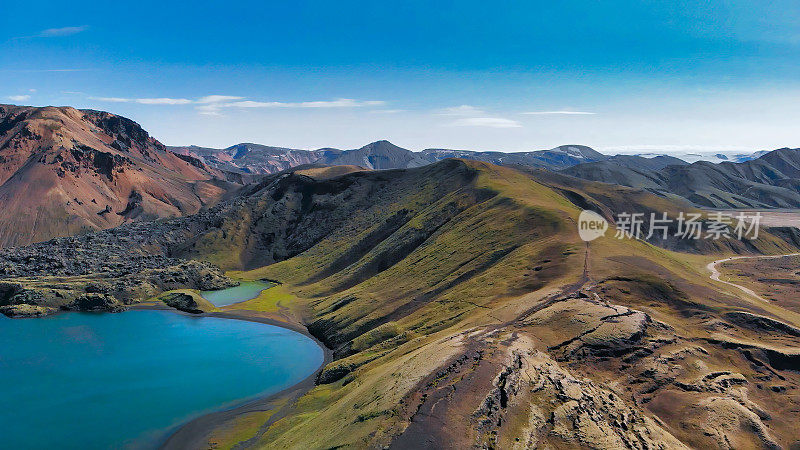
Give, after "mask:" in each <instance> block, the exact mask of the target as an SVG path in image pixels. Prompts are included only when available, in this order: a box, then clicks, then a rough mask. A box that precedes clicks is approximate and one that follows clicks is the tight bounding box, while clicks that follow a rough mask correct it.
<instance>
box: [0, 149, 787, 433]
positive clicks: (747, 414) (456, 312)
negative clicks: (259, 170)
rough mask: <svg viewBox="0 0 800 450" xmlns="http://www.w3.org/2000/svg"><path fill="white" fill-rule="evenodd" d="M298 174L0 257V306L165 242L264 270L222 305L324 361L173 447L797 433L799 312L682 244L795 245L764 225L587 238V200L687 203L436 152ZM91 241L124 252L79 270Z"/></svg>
mask: <svg viewBox="0 0 800 450" xmlns="http://www.w3.org/2000/svg"><path fill="white" fill-rule="evenodd" d="M328 170H334V171H335V169H328ZM304 172H305V173H283V174H279V175H274V176H269V177H265V178H264V179H263V180H261V181H260V182H259V183H257V184H254V185H250V186H247V187H246V188H244V189H242V190H241V191H240V192H239V195H238V196H237V197H236V198H234V199H231V200H229V201H225V202H222V203H220V204H218V205H216V206H214V207H211V208H208V209H204V210H202V211H200V212H199V213H198V214H195V215H193V216H189V217H182V218H175V219H170V220H166V221H159V222H153V223H141V222H140V223H133V224H126V225H124V226H121V227H119V228H115V229H112V230H107V231H102V232H97V233H92V234H91V235H86V236H79V237H74V238H62V239H59V240H56V241H53V242H48V243H42V244H38V245H36V246H33V247H28V248H23V249H7V250H5V251H1V252H0V269H2V272H0V277H6V278H12V279H11V280H8V281H7V282H13V283H18V284H19V285H20V287H19V288H14V289H16V291H15V292H17V291H19V290H23V291H25V290H30V291H33V292H29V293H28V294H27V295H25V294H23V293H19V294H16V295H15V296H13V297H11V299H8V298H5V299H3V298H0V303H2V302H3V301H6V302H8V301H13V302H21V303H25V304H29V305H31V306H40V307H41V306H51V305H59V304H64V303H66V304H69V303H68V302H69V301H70V298H71V297H74V296H80V295H85V294H84V291H87V290H89V289H91V290H92V291H94V290H96V287H94V285H95V284H98V283H100V282H101V281H102V282H104V283H107V284H109V285H111V286H120V285H121V286H132V287H131V290H133V291H135V290H136V289H141V288H140V287H139V284H137V283H133V282H132V281H127V280H129V279H130V278H131V277H135V276H137V275H136V274H135V273H128V272H133V271H135V270H137V269H136V266H139V265H142V264H148V270H153V268H151V267H152V265H153V264H157V263H158V262H159V261H162V259H161V258H164V256H163V255H170V256H171V257H182V258H194V259H199V260H201V261H206V264H207V263H208V262H212V263H215V264H217V265H220V266H222V267H224V268H228V269H250V270H248V271H246V272H230V274H231V275H235V276H238V277H242V278H243V279H263V278H267V279H270V280H275V281H277V282H279V283H281V284H279V285H277V286H276V287H274V288H271V289H268V290H267V291H264V293H262V295H261V296H259V297H258V298H256V299H253V300H251V301H248V302H244V303H240V304H235V305H231V306H229V307H226V308H225V309H224V311H225V314H226V315H228V316H229V317H240V318H250V319H257V320H265V319H267V318H271V319H273V320H280V321H283V322H286V323H290V324H297V323H302V324H304V325H305V326H306V327H307V328H308V330H309V331H310V332H311V333H313V334H314V335H315V336H317V337H318V338H319V339H320V340H322V341H323V342H325V343H326V344H327V345H328V346H329V347H330V349H331V350H332V353H333V360H332V361H331V362H330V363H329V364H327V365H326V366H325V368H324V369H323V370H322V372H321V373H320V374H319V376H318V378H317V384H316V386H315V387H314V388H313V389H311V390H309V391H308V392H301V394H302V395H299V394H297V393H288V394H287V396H286V397H281V398H278V399H276V400H275V401H274V402H270V403H268V404H265V405H260V406H259V407H258V408H255V409H254V408H251V409H243V410H241V411H240V412H241V414H239V413H237V411H234V412H227V413H225V414H224V416H223V419H221V422H218V423H215V422H210V423H212V424H215V426H214V427H213V428H214V429H212V430H206V429H201V430H200V431H199V432H198V428H192V427H189V428H186V429H185V430H189V431H187V432H186V433H181V432H179V433H178V434H176V435H175V436H174V437H173V439H172V440H171V441H170V442H168V443H167V445H168V447H169V446H172V448H205V447H209V446H211V447H227V446H234V445H238V446H240V447H248V448H260V447H270V448H332V447H333V448H336V447H347V446H350V447H357V448H365V447H367V448H374V447H380V448H383V447H385V446H390V447H391V446H394V447H395V448H422V447H426V446H428V447H434V448H437V447H442V446H451V447H458V448H470V447H474V446H477V447H484V448H486V447H492V448H512V447H513V446H515V445H521V446H525V447H536V446H544V445H549V446H551V447H554V448H562V447H565V448H576V447H582V448H585V447H594V448H625V447H626V446H629V447H635V446H637V445H640V446H647V445H649V446H651V447H654V448H683V447H684V446H688V447H693V448H709V447H718V446H724V445H726V444H725V443H726V442H729V444H730V445H731V446H737V447H743V448H750V447H757V446H761V447H770V446H772V447H774V446H775V445H782V446H784V447H789V446H790V445H791V444H792V443H793V442H794V439H795V438H794V437H793V436H794V432H795V430H794V427H793V424H794V423H796V421H797V420H798V419H800V416H799V415H798V412H797V408H796V407H794V406H793V405H794V404H795V402H796V401H797V400H796V395H795V394H794V392H796V391H795V390H794V389H795V387H797V386H800V376H798V374H797V372H796V371H794V370H793V369H792V367H794V366H793V364H795V363H796V361H797V358H798V356H797V355H798V354H800V352H798V348H800V341H799V340H798V338H797V336H794V335H792V334H791V333H789V332H786V331H785V330H792V327H797V326H799V325H800V316H798V315H797V314H796V313H793V312H791V311H788V310H784V309H783V308H781V307H779V306H777V305H773V304H768V303H764V302H761V301H759V300H756V299H750V298H747V297H742V296H741V295H739V294H741V292H733V291H731V290H730V289H728V288H727V287H726V285H723V284H719V283H715V282H713V281H712V280H710V279H709V278H708V274H706V273H705V272H704V270H705V269H704V267H705V264H707V263H708V262H709V260H711V259H712V258H718V257H715V256H703V255H701V254H699V253H700V252H702V253H703V254H709V255H711V254H726V253H729V252H737V253H752V254H758V253H790V252H796V251H797V249H796V248H794V247H793V246H792V245H790V244H788V243H786V242H784V241H781V240H780V239H777V238H775V237H774V236H772V235H771V234H770V233H768V232H766V231H765V232H764V233H762V234H761V236H760V238H759V239H758V240H756V241H748V242H739V241H736V240H731V239H722V240H720V241H719V242H710V243H706V242H704V241H694V240H689V241H688V242H687V243H686V244H685V245H684V246H683V247H680V248H681V249H682V250H683V251H682V252H680V253H678V252H673V251H669V250H666V249H664V248H661V247H658V246H655V245H652V244H651V243H647V242H642V241H636V240H617V239H614V238H613V237H611V236H612V234H611V233H609V236H606V237H604V238H600V239H598V240H596V241H593V242H591V243H590V244H588V245H587V244H586V243H584V242H582V241H581V240H580V239H579V237H578V233H577V227H576V221H577V219H578V215H579V214H580V212H581V210H582V209H584V208H587V207H588V208H591V209H594V210H597V211H599V212H600V213H601V214H603V215H607V214H615V213H619V212H622V211H639V210H644V211H647V210H664V211H675V210H683V209H684V208H687V207H688V206H687V205H686V204H685V202H684V203H677V202H675V201H672V200H669V199H664V198H660V197H656V196H654V195H652V194H649V193H646V192H642V191H640V190H635V189H630V188H624V187H618V186H609V185H606V184H602V183H594V182H588V181H584V180H579V179H575V178H573V177H569V176H565V175H560V174H553V173H552V172H547V171H541V170H530V171H529V172H522V171H518V170H513V169H511V168H507V167H498V166H494V165H491V164H488V163H484V162H476V161H465V160H445V161H441V162H438V163H435V164H431V165H428V166H424V167H420V168H415V169H406V170H385V171H356V172H352V173H346V174H344V175H342V176H335V175H334V174H335V172H334V174H330V173H327V171H326V169H314V171H313V172H307V171H304ZM330 175H334V176H330ZM668 246H670V247H671V248H679V246H675V245H673V244H668ZM132 249H135V250H132ZM104 252H105V253H104ZM109 252H110V253H111V254H121V255H128V254H134V255H136V256H137V257H138V258H141V261H142V264H136V265H131V266H126V265H125V264H119V265H117V264H115V269H114V271H113V272H106V273H101V272H99V271H96V270H94V268H95V266H96V265H97V264H101V262H102V261H103V260H109V257H108V256H107V255H108V253H109ZM62 255H64V256H66V255H69V256H71V257H62ZM60 257H62V259H59V258H60ZM81 259H88V260H90V261H93V263H92V264H81V263H80V261H81ZM115 261H116V260H115ZM3 274H6V275H3ZM15 274H16V275H15ZM23 275H24V277H23ZM168 275H169V279H170V280H171V282H172V283H173V284H174V282H175V281H176V280H179V279H180V278H178V277H179V275H173V273H172V272H169V273H168ZM52 276H58V279H57V280H58V283H55V282H54V281H55V280H54V279H53V278H50V277H52ZM13 277H17V278H13ZM103 277H107V278H103ZM119 280H126V281H125V282H124V283H121V282H119ZM148 283H149V282H148ZM195 283H197V281H196V280H195V279H194V278H193V277H189V278H187V279H186V287H196V284H195ZM90 286H91V287H90ZM52 290H59V294H60V296H58V297H56V296H54V295H50V296H49V297H48V294H47V292H49V291H52ZM734 291H736V290H734ZM25 292H28V291H25ZM36 292H41V296H37V295H36V294H35V293H36ZM148 292H150V291H148ZM115 295H116V294H115ZM128 295H131V297H132V298H139V299H141V295H140V296H139V297H136V296H135V295H132V294H128ZM154 295H156V294H155V293H152V294H150V295H148V296H146V297H145V298H149V297H152V296H154ZM6 297H8V296H7V295H6ZM43 299H44V300H43ZM37 302H38V303H37ZM40 303H41V304H40ZM17 306H18V307H20V308H21V307H22V305H17ZM737 312H744V313H746V314H744V315H743V314H733V315H731V314H730V313H737ZM747 314H751V315H757V316H758V317H763V318H765V319H763V321H762V322H759V321H758V320H750V321H748V320H747V317H751V316H748V315H747ZM742 317H744V318H742ZM732 318H735V320H734V319H732ZM770 321H772V322H770ZM776 322H777V323H778V325H774V324H775V323H776ZM759 323H761V324H767V325H769V324H773V325H774V326H772V328H767V327H766V326H761V327H760V328H759ZM780 324H783V325H780ZM770 330H771V331H770ZM782 330H783V331H782ZM772 386H775V388H774V389H773V388H772ZM781 386H782V387H783V388H784V390H781V388H780V387H781ZM298 395H299V396H298ZM787 396H790V398H789V399H788V400H787ZM205 423H206V424H208V423H209V422H205ZM726 438H727V439H729V441H726V440H725V439H726Z"/></svg>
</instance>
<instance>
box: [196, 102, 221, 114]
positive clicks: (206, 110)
mask: <svg viewBox="0 0 800 450" xmlns="http://www.w3.org/2000/svg"><path fill="white" fill-rule="evenodd" d="M195 109H197V112H198V113H200V114H203V115H204V116H221V115H222V113H220V111H219V105H216V104H208V105H200V106H198V107H197V108H195Z"/></svg>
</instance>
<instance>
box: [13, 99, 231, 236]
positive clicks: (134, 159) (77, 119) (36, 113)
mask: <svg viewBox="0 0 800 450" xmlns="http://www.w3.org/2000/svg"><path fill="white" fill-rule="evenodd" d="M236 186H237V185H236V184H234V183H232V182H230V181H229V180H227V179H226V174H225V173H224V172H221V171H220V170H218V169H215V168H211V167H209V166H207V165H205V164H204V163H202V162H200V161H199V160H196V159H194V158H190V157H187V156H182V155H180V156H179V155H176V154H174V153H172V152H170V151H168V150H167V148H166V147H165V146H164V145H163V144H161V143H160V142H158V141H157V140H156V139H154V138H152V137H150V135H149V134H148V133H147V132H146V131H145V130H143V129H142V128H141V127H140V126H139V125H138V124H137V123H136V122H134V121H132V120H129V119H126V118H124V117H120V116H117V115H114V114H110V113H107V112H100V111H92V110H77V109H74V108H70V107H45V108H35V107H24V106H12V105H0V246H9V245H26V244H30V243H32V242H38V241H43V240H47V239H50V238H52V237H57V236H67V235H72V234H76V233H81V232H84V231H88V230H95V229H102V228H110V227H114V226H117V225H120V224H122V223H124V222H127V221H131V220H149V219H155V218H160V217H174V216H180V215H184V214H193V213H195V212H197V211H198V210H199V209H200V208H201V207H203V206H204V205H208V204H212V203H215V202H216V201H218V200H219V199H220V198H221V197H222V196H223V195H224V194H225V193H226V192H228V191H229V190H231V189H234V188H235V187H236Z"/></svg>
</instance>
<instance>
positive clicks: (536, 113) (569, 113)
mask: <svg viewBox="0 0 800 450" xmlns="http://www.w3.org/2000/svg"><path fill="white" fill-rule="evenodd" d="M522 114H529V115H533V116H551V115H552V116H555V115H566V116H588V115H594V114H597V113H593V112H589V111H529V112H524V113H522Z"/></svg>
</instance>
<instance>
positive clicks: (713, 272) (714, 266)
mask: <svg viewBox="0 0 800 450" xmlns="http://www.w3.org/2000/svg"><path fill="white" fill-rule="evenodd" d="M787 256H800V253H787V254H785V255H768V256H731V257H730V258H724V259H718V260H716V261H714V262H710V263H708V265H707V266H706V268H707V269H708V270H709V271H711V275H710V276H709V278H711V279H712V280H714V281H719V282H720V283H725V284H727V285H729V286H733V287H735V288H737V289H741V290H742V291H744V292H745V293H747V294H750V295H752V296H753V297H755V298H757V299H759V300H761V301H762V302H768V300H767V299H765V298H764V297H761V296H760V295H758V294H756V293H755V292H754V291H753V290H752V289H749V288H746V287H744V286H742V285H740V284H736V283H731V282H730V281H725V280H721V279H720V278H719V277H720V272H719V270H717V264H720V263H724V262H727V261H733V260H735V259H755V258H758V259H777V258H785V257H787Z"/></svg>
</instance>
